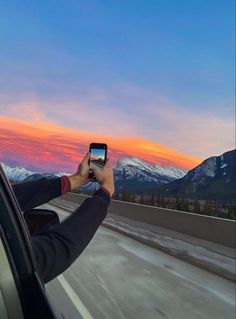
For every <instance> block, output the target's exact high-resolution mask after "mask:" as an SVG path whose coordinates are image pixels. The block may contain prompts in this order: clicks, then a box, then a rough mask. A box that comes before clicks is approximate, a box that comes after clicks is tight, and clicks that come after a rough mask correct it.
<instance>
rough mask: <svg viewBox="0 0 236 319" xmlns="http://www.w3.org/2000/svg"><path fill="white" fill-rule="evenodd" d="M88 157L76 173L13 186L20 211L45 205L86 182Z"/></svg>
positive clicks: (87, 156) (86, 156) (87, 155)
mask: <svg viewBox="0 0 236 319" xmlns="http://www.w3.org/2000/svg"><path fill="white" fill-rule="evenodd" d="M89 156H90V154H89V153H87V154H86V155H85V157H84V159H83V160H82V162H81V164H80V165H79V167H78V169H77V172H76V173H75V174H74V175H71V176H62V177H61V178H52V179H47V178H45V177H44V178H40V179H38V180H35V181H30V182H22V183H18V184H13V185H12V187H13V191H14V193H15V195H16V198H17V200H18V203H19V204H20V208H21V210H22V211H25V210H27V209H32V208H34V207H37V206H39V205H42V204H45V203H47V202H49V201H50V200H52V199H53V198H55V197H58V196H60V195H63V194H65V193H66V192H70V191H71V190H74V189H76V188H78V187H80V186H81V185H83V184H85V183H86V182H88V172H89V165H88V161H89Z"/></svg>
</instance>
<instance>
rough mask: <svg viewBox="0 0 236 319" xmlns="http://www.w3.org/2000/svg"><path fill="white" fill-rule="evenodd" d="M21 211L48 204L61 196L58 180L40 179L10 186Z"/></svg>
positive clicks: (59, 180)
mask: <svg viewBox="0 0 236 319" xmlns="http://www.w3.org/2000/svg"><path fill="white" fill-rule="evenodd" d="M12 188H13V191H14V193H15V195H16V198H17V200H18V203H19V205H20V208H21V210H22V211H25V210H27V209H31V208H34V207H37V206H39V205H42V204H44V203H47V202H49V201H50V200H51V199H53V198H55V197H58V196H60V195H61V179H60V178H52V179H47V178H45V177H44V178H40V179H38V180H35V181H31V182H23V183H19V184H14V185H12Z"/></svg>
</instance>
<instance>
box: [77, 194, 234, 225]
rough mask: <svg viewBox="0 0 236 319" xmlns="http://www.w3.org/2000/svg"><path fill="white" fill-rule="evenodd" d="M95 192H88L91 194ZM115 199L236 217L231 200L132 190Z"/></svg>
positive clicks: (116, 196)
mask: <svg viewBox="0 0 236 319" xmlns="http://www.w3.org/2000/svg"><path fill="white" fill-rule="evenodd" d="M78 192H79V191H78ZM92 193H93V192H87V194H88V195H91V194H92ZM112 198H113V199H116V200H121V201H125V202H131V203H138V204H143V205H150V206H157V207H162V208H168V209H174V210H179V211H184V212H191V213H195V214H203V215H208V216H215V217H220V218H227V219H233V220H235V219H236V204H235V202H231V201H221V200H206V199H204V200H198V199H186V198H181V197H163V196H159V195H156V194H153V193H152V194H145V193H142V192H141V193H139V194H137V193H132V192H130V191H121V192H115V193H114V195H113V196H112Z"/></svg>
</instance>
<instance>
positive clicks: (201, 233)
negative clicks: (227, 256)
mask: <svg viewBox="0 0 236 319" xmlns="http://www.w3.org/2000/svg"><path fill="white" fill-rule="evenodd" d="M85 197H87V196H86V195H80V194H74V193H68V194H66V195H63V197H62V198H64V199H66V200H68V201H72V202H76V203H81V202H83V201H84V199H85ZM109 213H111V214H115V215H119V216H123V217H126V218H130V219H134V220H137V221H141V222H144V223H147V224H151V225H156V226H159V227H163V228H166V229H170V230H174V231H176V232H180V233H183V234H187V235H190V236H193V237H196V238H201V239H205V240H207V241H211V242H214V243H217V244H220V245H224V246H228V247H233V248H235V247H236V222H235V221H233V220H228V219H223V218H218V217H212V216H205V215H199V214H194V213H189V212H182V211H177V210H171V209H166V208H160V207H154V206H147V205H141V204H135V203H129V202H123V201H119V200H112V201H111V204H110V206H109Z"/></svg>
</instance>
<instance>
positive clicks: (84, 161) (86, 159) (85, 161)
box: [82, 152, 90, 163]
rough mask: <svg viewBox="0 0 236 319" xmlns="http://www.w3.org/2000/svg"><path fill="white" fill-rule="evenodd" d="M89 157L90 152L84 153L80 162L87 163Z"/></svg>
mask: <svg viewBox="0 0 236 319" xmlns="http://www.w3.org/2000/svg"><path fill="white" fill-rule="evenodd" d="M89 158H90V153H89V152H87V153H86V155H85V157H84V158H83V160H82V162H83V163H88V161H89Z"/></svg>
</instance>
